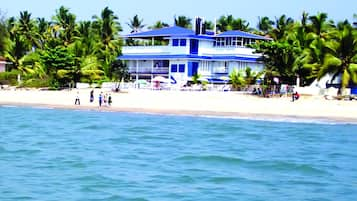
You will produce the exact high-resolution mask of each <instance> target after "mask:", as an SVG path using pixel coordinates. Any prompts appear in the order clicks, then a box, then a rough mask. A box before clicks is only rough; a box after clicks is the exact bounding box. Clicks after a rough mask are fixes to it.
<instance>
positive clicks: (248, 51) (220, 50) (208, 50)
mask: <svg viewBox="0 0 357 201" xmlns="http://www.w3.org/2000/svg"><path fill="white" fill-rule="evenodd" d="M254 51H255V50H254V49H252V48H247V47H202V48H199V54H208V55H252V56H257V55H260V54H256V53H254Z"/></svg>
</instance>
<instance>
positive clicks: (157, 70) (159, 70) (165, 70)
mask: <svg viewBox="0 0 357 201" xmlns="http://www.w3.org/2000/svg"><path fill="white" fill-rule="evenodd" d="M128 70H129V73H132V74H169V67H153V68H150V67H140V66H139V67H138V68H137V67H135V66H131V67H129V68H128Z"/></svg>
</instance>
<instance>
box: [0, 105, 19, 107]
mask: <svg viewBox="0 0 357 201" xmlns="http://www.w3.org/2000/svg"><path fill="white" fill-rule="evenodd" d="M0 107H6V108H13V107H18V106H16V105H0Z"/></svg>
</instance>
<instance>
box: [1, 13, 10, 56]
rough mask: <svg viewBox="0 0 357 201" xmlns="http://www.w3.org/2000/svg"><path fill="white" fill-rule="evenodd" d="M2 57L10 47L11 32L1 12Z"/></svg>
mask: <svg viewBox="0 0 357 201" xmlns="http://www.w3.org/2000/svg"><path fill="white" fill-rule="evenodd" d="M0 36H1V37H0V56H4V54H5V52H6V51H7V50H8V45H9V42H10V41H9V37H10V36H9V32H8V29H7V24H6V20H5V16H4V14H3V13H2V11H1V10H0Z"/></svg>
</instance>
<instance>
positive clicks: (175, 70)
mask: <svg viewBox="0 0 357 201" xmlns="http://www.w3.org/2000/svg"><path fill="white" fill-rule="evenodd" d="M171 72H172V73H176V72H177V64H171Z"/></svg>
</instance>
